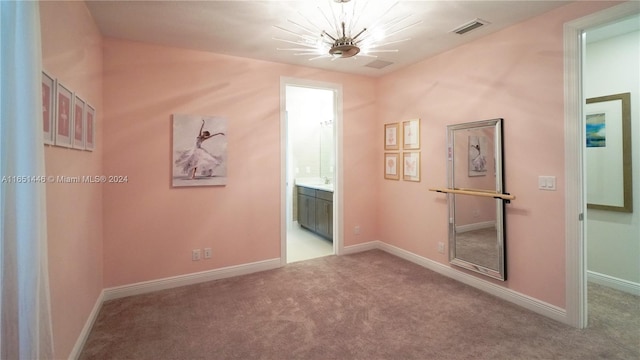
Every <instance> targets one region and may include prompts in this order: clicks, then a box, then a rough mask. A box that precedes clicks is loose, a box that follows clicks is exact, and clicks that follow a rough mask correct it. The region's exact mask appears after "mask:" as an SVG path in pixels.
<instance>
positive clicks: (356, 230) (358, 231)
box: [353, 226, 360, 235]
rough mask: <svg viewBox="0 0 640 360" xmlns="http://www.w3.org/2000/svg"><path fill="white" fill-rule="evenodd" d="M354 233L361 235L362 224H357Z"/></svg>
mask: <svg viewBox="0 0 640 360" xmlns="http://www.w3.org/2000/svg"><path fill="white" fill-rule="evenodd" d="M353 233H354V234H356V235H360V226H356V227H354V228H353Z"/></svg>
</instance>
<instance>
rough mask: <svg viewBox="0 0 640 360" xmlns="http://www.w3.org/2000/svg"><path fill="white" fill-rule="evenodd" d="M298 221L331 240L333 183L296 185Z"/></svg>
mask: <svg viewBox="0 0 640 360" xmlns="http://www.w3.org/2000/svg"><path fill="white" fill-rule="evenodd" d="M297 189H298V190H297V195H298V223H299V224H300V226H302V227H304V228H306V229H308V230H311V231H313V232H314V233H316V234H318V235H320V236H322V237H324V238H327V239H329V240H331V241H333V185H331V184H329V185H325V184H321V185H301V184H298V185H297Z"/></svg>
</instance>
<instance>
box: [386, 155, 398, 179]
mask: <svg viewBox="0 0 640 360" xmlns="http://www.w3.org/2000/svg"><path fill="white" fill-rule="evenodd" d="M384 178H385V179H389V180H400V154H398V153H384Z"/></svg>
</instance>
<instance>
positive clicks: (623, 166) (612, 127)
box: [585, 93, 633, 212]
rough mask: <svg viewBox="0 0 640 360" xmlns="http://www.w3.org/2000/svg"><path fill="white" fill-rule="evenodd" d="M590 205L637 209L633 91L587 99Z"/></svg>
mask: <svg viewBox="0 0 640 360" xmlns="http://www.w3.org/2000/svg"><path fill="white" fill-rule="evenodd" d="M585 127H586V129H585V134H586V136H585V140H586V144H585V145H586V159H585V161H586V171H587V174H586V178H587V181H586V183H587V208H589V209H598V210H609V211H618V212H633V195H632V192H633V185H632V179H631V177H632V175H631V172H632V169H631V141H632V139H631V94H630V93H623V94H615V95H608V96H601V97H595V98H590V99H587V101H586V105H585Z"/></svg>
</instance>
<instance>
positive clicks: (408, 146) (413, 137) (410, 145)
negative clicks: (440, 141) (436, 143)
mask: <svg viewBox="0 0 640 360" xmlns="http://www.w3.org/2000/svg"><path fill="white" fill-rule="evenodd" d="M402 148H403V149H405V150H417V149H420V119H411V120H406V121H403V122H402Z"/></svg>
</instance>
